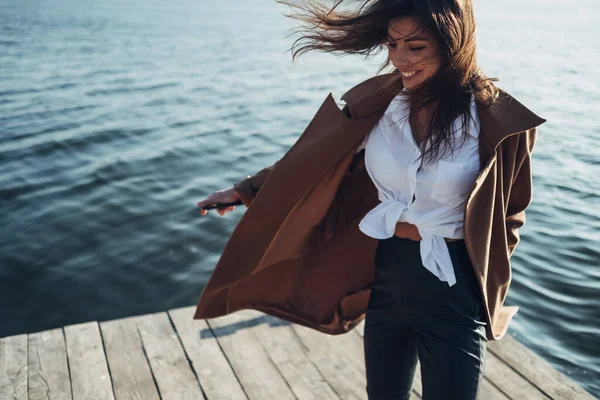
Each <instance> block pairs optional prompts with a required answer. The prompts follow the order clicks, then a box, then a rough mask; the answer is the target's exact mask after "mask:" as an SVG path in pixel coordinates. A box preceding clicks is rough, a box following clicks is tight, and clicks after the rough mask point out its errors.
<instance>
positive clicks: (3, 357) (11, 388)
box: [0, 334, 28, 400]
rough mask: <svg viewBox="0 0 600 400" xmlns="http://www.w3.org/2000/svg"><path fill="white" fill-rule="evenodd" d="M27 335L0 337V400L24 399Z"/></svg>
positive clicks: (25, 390) (26, 396)
mask: <svg viewBox="0 0 600 400" xmlns="http://www.w3.org/2000/svg"><path fill="white" fill-rule="evenodd" d="M27 368H28V367H27V335H26V334H24V335H15V336H8V337H5V338H2V339H0V400H26V399H27V398H28V394H27Z"/></svg>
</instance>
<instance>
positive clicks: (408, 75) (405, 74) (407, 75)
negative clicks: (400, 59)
mask: <svg viewBox="0 0 600 400" xmlns="http://www.w3.org/2000/svg"><path fill="white" fill-rule="evenodd" d="M396 69H397V70H398V72H400V75H402V80H403V81H410V80H413V79H414V78H415V77H417V76H419V74H420V73H421V71H422V70H420V69H417V70H413V71H400V70H399V69H398V68H396Z"/></svg>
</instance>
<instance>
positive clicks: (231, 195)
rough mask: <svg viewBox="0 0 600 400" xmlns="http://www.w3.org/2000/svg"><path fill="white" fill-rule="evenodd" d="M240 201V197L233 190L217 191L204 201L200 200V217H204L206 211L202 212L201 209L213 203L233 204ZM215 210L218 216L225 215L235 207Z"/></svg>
mask: <svg viewBox="0 0 600 400" xmlns="http://www.w3.org/2000/svg"><path fill="white" fill-rule="evenodd" d="M238 200H240V195H239V194H238V193H237V192H236V191H235V190H234V189H233V188H231V189H223V190H217V191H216V192H214V193H213V194H211V195H210V196H208V197H207V198H206V199H204V200H202V201H201V202H199V203H198V207H200V215H206V213H208V210H202V207H204V206H208V205H210V204H215V203H217V204H218V203H233V202H235V201H238ZM215 210H216V211H217V212H218V213H219V215H225V214H226V213H228V212H229V211H233V210H235V206H229V207H224V208H221V207H219V208H215Z"/></svg>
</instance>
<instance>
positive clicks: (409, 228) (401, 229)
mask: <svg viewBox="0 0 600 400" xmlns="http://www.w3.org/2000/svg"><path fill="white" fill-rule="evenodd" d="M394 235H395V236H398V237H401V238H405V239H410V240H414V241H416V242H420V241H421V239H422V238H421V235H419V230H418V229H417V226H416V225H414V224H411V223H409V222H403V221H399V222H397V223H396V230H395V232H394ZM444 240H445V241H446V242H456V241H459V240H463V239H451V238H444Z"/></svg>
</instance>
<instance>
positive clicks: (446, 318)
mask: <svg viewBox="0 0 600 400" xmlns="http://www.w3.org/2000/svg"><path fill="white" fill-rule="evenodd" d="M446 245H447V246H448V250H449V252H450V258H451V259H452V263H453V265H454V271H455V272H454V273H455V275H456V284H455V285H453V286H452V287H450V286H448V283H447V282H442V281H440V280H439V279H438V277H437V276H435V275H433V274H432V273H431V272H429V271H428V270H427V269H426V268H425V267H424V266H423V264H422V263H421V255H420V242H417V241H414V240H410V239H404V238H400V237H398V236H392V237H391V238H389V239H384V240H379V243H378V245H377V250H376V253H375V280H374V282H373V286H372V289H371V295H370V297H369V305H368V308H367V312H366V317H365V333H364V350H365V367H366V375H367V387H366V389H367V394H368V398H369V400H400V399H402V400H404V399H408V398H409V397H410V393H411V389H412V384H413V379H414V375H415V371H416V366H417V357H418V359H419V361H420V363H421V380H422V385H423V400H442V399H443V400H454V399H456V400H470V399H476V397H477V393H478V389H479V384H480V381H481V380H482V375H483V367H484V359H485V353H486V348H487V341H486V335H485V325H486V324H487V323H486V319H485V316H484V312H485V310H484V307H483V302H482V298H481V292H480V289H479V285H478V283H477V280H476V278H475V272H474V271H473V267H472V265H471V261H470V259H469V256H468V254H467V249H466V247H465V242H464V240H460V241H455V242H446Z"/></svg>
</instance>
